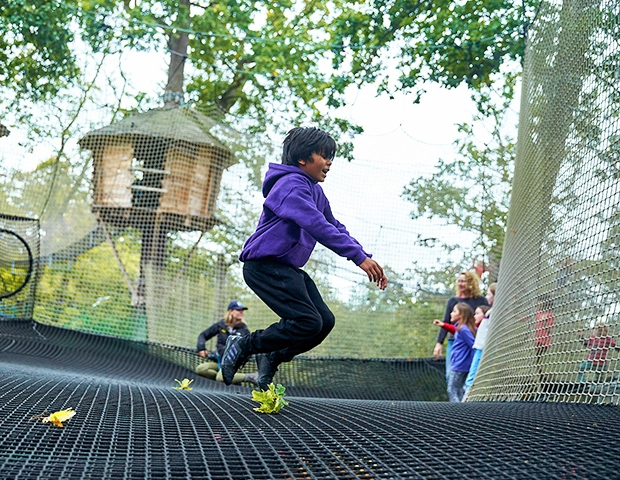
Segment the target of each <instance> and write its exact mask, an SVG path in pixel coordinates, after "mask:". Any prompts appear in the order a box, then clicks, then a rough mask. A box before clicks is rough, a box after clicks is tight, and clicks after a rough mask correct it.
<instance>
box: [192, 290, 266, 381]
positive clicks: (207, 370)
mask: <svg viewBox="0 0 620 480" xmlns="http://www.w3.org/2000/svg"><path fill="white" fill-rule="evenodd" d="M246 310H247V307H245V306H244V305H243V304H242V303H241V302H240V301H238V300H233V301H232V302H230V303H229V304H228V311H227V312H226V315H225V316H224V318H222V319H221V320H220V321H219V322H216V323H214V324H213V325H211V326H210V327H209V328H207V329H206V330H204V331H203V332H202V333H201V334H200V335H199V336H198V344H197V345H196V350H197V352H198V355H199V356H200V357H202V358H205V359H207V360H208V361H207V362H205V363H201V364H200V365H198V366H197V367H196V373H197V374H198V375H201V376H203V377H207V378H210V379H212V380H217V381H219V382H221V381H222V372H221V371H220V369H219V359H220V358H221V356H222V354H223V353H224V348H225V347H226V340H227V339H228V337H229V336H231V335H239V336H242V337H244V336H246V335H249V334H250V329H249V328H248V326H247V325H246V324H245V322H244V321H243V316H244V313H245V311H246ZM216 335H217V342H216V347H215V348H216V350H217V354H213V353H212V352H211V351H210V350H207V349H206V348H205V343H206V342H207V340H209V339H211V338H213V337H215V336H216ZM257 378H258V377H257V374H256V373H237V374H236V375H235V378H234V380H233V383H241V382H251V383H254V384H256V383H257Z"/></svg>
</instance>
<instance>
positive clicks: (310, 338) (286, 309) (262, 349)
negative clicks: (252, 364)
mask: <svg viewBox="0 0 620 480" xmlns="http://www.w3.org/2000/svg"><path fill="white" fill-rule="evenodd" d="M243 278H244V279H245V282H246V283H247V284H248V286H249V287H250V288H251V289H252V290H253V291H254V293H256V295H258V297H259V298H260V299H261V300H262V301H263V302H265V304H266V305H267V306H268V307H269V308H271V310H273V311H274V312H275V313H276V315H278V316H279V317H280V321H279V322H278V323H273V324H271V325H270V326H269V327H267V328H266V329H265V330H257V331H255V332H252V334H251V335H250V336H249V337H245V338H244V339H247V342H248V343H247V344H246V345H247V346H248V347H249V350H250V352H251V353H268V352H278V357H279V358H278V360H279V361H281V362H288V361H290V360H291V359H292V358H293V357H294V356H295V355H298V354H300V353H303V352H307V351H308V350H311V349H313V348H314V347H316V346H317V345H319V344H320V343H321V342H322V341H323V340H325V338H326V337H327V335H328V334H329V332H331V330H332V328H334V323H335V318H334V314H333V313H332V312H331V311H330V309H329V308H328V307H327V305H325V302H324V301H323V299H322V298H321V294H320V293H319V291H318V289H317V288H316V285H315V284H314V282H313V281H312V279H311V278H310V277H309V276H308V274H307V273H306V272H304V271H303V270H300V269H299V268H295V267H290V266H288V265H283V264H281V263H277V262H269V261H247V262H245V263H244V264H243Z"/></svg>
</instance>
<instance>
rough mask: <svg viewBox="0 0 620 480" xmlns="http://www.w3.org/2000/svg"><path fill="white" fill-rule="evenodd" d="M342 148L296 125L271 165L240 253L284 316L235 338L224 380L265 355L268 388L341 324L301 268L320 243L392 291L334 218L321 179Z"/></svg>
mask: <svg viewBox="0 0 620 480" xmlns="http://www.w3.org/2000/svg"><path fill="white" fill-rule="evenodd" d="M335 154H336V142H335V140H334V139H333V138H332V137H330V136H329V135H328V134H327V133H326V132H324V131H323V130H320V129H318V128H314V127H299V128H294V129H292V130H290V131H289V132H288V133H287V135H286V138H285V139H284V142H283V144H282V164H274V163H271V164H269V170H268V171H267V174H266V175H265V180H264V182H263V196H264V197H265V202H264V204H263V211H262V214H261V216H260V219H259V221H258V225H257V227H256V231H255V233H254V234H252V236H250V238H248V240H247V241H246V242H245V245H244V247H243V251H242V252H241V255H240V256H239V259H240V260H241V261H242V262H244V264H243V277H244V279H245V281H246V283H247V284H248V286H249V287H250V288H251V289H252V290H253V291H254V293H256V295H257V296H258V297H259V298H260V299H261V300H262V301H263V302H265V304H266V305H267V306H268V307H269V308H271V309H272V310H273V311H274V312H275V313H276V314H277V315H278V316H279V317H280V321H279V322H277V323H274V324H272V325H270V326H269V327H267V328H266V329H265V330H257V331H255V332H253V333H252V334H251V335H249V336H246V337H229V338H228V341H227V343H226V349H225V351H224V354H223V357H222V361H221V365H222V376H223V379H224V383H226V384H227V385H230V384H231V382H232V380H233V376H234V374H235V372H236V371H237V370H238V369H239V368H241V366H242V365H243V364H244V363H245V362H246V361H247V359H248V358H249V356H250V355H252V354H257V353H262V354H265V355H258V356H257V363H258V384H259V386H260V388H262V389H263V390H266V389H267V387H268V385H269V384H270V383H271V382H272V380H273V376H274V375H275V373H276V371H277V369H278V365H280V364H281V363H283V362H289V361H291V360H292V359H293V357H294V356H295V355H298V354H300V353H303V352H307V351H308V350H311V349H312V348H314V347H316V346H317V345H319V344H320V343H321V342H322V341H323V340H324V339H325V338H326V337H327V335H328V334H329V332H330V331H331V330H332V328H333V327H334V321H335V319H334V315H333V313H332V312H331V311H330V310H329V308H328V307H327V305H326V304H325V302H324V301H323V299H322V298H321V295H320V293H319V291H318V289H317V287H316V285H315V284H314V282H313V281H312V279H311V278H310V277H309V276H308V274H307V273H306V272H304V271H303V270H301V267H303V266H304V265H305V264H306V262H307V261H308V259H309V258H310V254H311V253H312V250H313V249H314V247H315V245H316V242H320V243H321V244H323V245H325V246H326V247H327V248H329V249H331V250H333V251H334V252H336V253H337V254H338V255H340V256H342V257H345V258H347V259H348V260H351V261H352V262H354V263H355V264H356V265H357V266H359V267H360V268H361V269H362V270H364V272H366V274H367V275H368V278H369V279H370V281H372V282H375V283H376V284H377V286H378V287H379V288H380V289H382V290H384V289H385V288H386V287H387V282H388V280H387V278H386V276H385V274H384V273H383V268H381V266H380V265H379V264H378V263H377V262H376V261H374V260H373V259H372V258H371V255H370V254H368V253H366V252H365V251H364V249H363V248H362V246H361V245H360V243H359V242H358V241H357V240H355V238H353V237H352V236H351V235H350V234H349V232H348V231H347V229H346V228H345V226H344V225H342V224H341V223H340V222H339V221H338V220H336V219H335V218H334V215H333V214H332V211H331V208H330V205H329V201H328V200H327V197H326V196H325V193H323V189H322V188H321V186H320V185H319V182H324V181H325V178H326V176H327V173H328V172H329V169H330V167H331V165H332V161H333V159H334V156H335Z"/></svg>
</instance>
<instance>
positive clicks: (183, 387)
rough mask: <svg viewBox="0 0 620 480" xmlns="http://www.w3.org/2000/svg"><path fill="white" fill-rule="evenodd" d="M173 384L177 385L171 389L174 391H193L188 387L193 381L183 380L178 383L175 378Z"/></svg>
mask: <svg viewBox="0 0 620 480" xmlns="http://www.w3.org/2000/svg"><path fill="white" fill-rule="evenodd" d="M174 381H175V382H177V383H178V384H179V386H178V387H172V388H174V389H175V390H193V388H191V387H190V386H189V385H190V384H191V383H192V382H193V381H194V380H190V379H189V378H184V379H183V381H182V382H179V381H178V380H177V379H176V378H175V379H174Z"/></svg>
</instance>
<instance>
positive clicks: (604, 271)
mask: <svg viewBox="0 0 620 480" xmlns="http://www.w3.org/2000/svg"><path fill="white" fill-rule="evenodd" d="M618 13H619V6H618V4H617V2H605V1H601V2H599V1H595V2H573V1H564V2H543V3H542V4H541V7H540V10H539V12H538V16H537V19H536V22H535V23H534V24H533V25H532V26H531V28H530V30H529V32H528V37H529V38H528V39H529V41H528V46H527V54H526V62H525V66H524V74H523V91H522V99H521V112H520V115H521V116H520V123H519V137H518V143H517V145H518V147H517V160H516V165H515V176H514V184H513V193H512V200H511V206H510V213H509V217H508V226H507V233H506V242H505V245H504V255H503V257H502V266H501V269H500V274H499V284H498V295H497V301H496V303H495V306H494V307H493V308H494V313H493V321H492V326H491V329H490V333H489V339H488V344H487V347H485V353H484V355H483V358H482V362H481V365H480V370H479V375H478V376H477V379H476V382H475V384H474V386H473V388H472V391H471V395H470V396H469V398H470V399H473V400H500V399H501V400H509V399H522V398H548V397H549V396H550V395H552V396H554V397H555V398H556V399H558V400H563V401H584V402H590V401H593V400H596V401H598V402H613V403H616V404H617V403H618V394H620V390H618V389H617V388H618V386H619V384H618V374H619V373H620V363H619V362H618V354H617V348H616V347H617V345H616V342H618V340H617V339H618V335H620V328H619V317H620V304H619V303H618V301H619V300H620V297H619V294H620V273H619V272H620V270H619V269H618V267H619V263H618V245H619V242H620V208H619V200H620V183H619V181H618V180H619V176H618V173H619V172H620V170H619V168H620V162H619V157H618V152H619V151H620V123H619V121H618V118H619V117H618V113H619V112H620V109H619V103H618V89H619V87H620V83H619V82H620V69H619V67H618V53H619V51H620V44H619V38H618V35H617V32H618V28H619V25H620V22H619V21H618V18H619V16H618Z"/></svg>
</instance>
